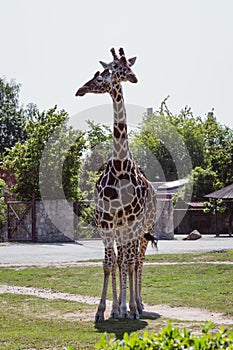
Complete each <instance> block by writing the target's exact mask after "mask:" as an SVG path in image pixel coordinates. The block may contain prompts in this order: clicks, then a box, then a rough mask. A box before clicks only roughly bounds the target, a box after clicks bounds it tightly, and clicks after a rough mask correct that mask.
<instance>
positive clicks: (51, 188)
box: [4, 107, 85, 200]
mask: <svg viewBox="0 0 233 350" xmlns="http://www.w3.org/2000/svg"><path fill="white" fill-rule="evenodd" d="M67 120H68V115H67V113H66V112H65V111H64V110H62V111H57V110H56V107H55V108H52V109H50V110H49V111H47V112H43V113H41V114H40V115H38V117H37V120H36V121H35V120H33V119H31V120H29V122H28V123H27V126H26V131H27V135H28V138H27V140H26V141H25V142H24V143H23V144H21V143H20V142H17V143H16V144H15V146H14V147H13V148H12V149H9V150H8V154H7V155H6V156H5V158H4V167H5V168H6V170H8V171H10V172H11V173H12V174H14V175H15V176H16V179H17V184H16V185H15V186H14V188H13V189H12V190H13V191H14V192H15V193H16V194H17V198H18V199H21V200H30V199H31V197H32V195H33V194H34V195H35V196H36V198H37V199H40V198H41V191H40V190H41V188H43V189H44V195H46V197H47V198H59V197H60V195H61V193H62V195H63V194H64V196H65V197H66V198H67V199H75V198H77V197H78V195H79V191H78V184H77V177H78V171H79V168H80V166H81V156H82V153H83V148H84V147H85V140H84V135H83V132H81V131H77V132H75V131H74V130H73V129H72V128H68V127H67Z"/></svg>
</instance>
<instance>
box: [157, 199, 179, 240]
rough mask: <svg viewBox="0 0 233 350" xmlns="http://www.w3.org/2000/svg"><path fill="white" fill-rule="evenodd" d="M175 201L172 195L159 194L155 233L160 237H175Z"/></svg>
mask: <svg viewBox="0 0 233 350" xmlns="http://www.w3.org/2000/svg"><path fill="white" fill-rule="evenodd" d="M173 214H174V213H173V202H172V197H171V195H158V196H157V217H156V223H155V227H154V232H153V233H154V234H155V235H156V236H157V238H158V239H165V240H166V239H174V222H173Z"/></svg>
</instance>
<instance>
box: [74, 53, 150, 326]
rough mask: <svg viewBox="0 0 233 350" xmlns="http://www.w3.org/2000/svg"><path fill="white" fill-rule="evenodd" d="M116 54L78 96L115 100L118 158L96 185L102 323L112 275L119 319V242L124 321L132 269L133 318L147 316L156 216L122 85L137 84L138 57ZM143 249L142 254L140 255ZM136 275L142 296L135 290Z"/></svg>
mask: <svg viewBox="0 0 233 350" xmlns="http://www.w3.org/2000/svg"><path fill="white" fill-rule="evenodd" d="M111 52H112V54H113V62H112V63H111V64H108V65H107V64H105V63H103V62H101V64H102V65H103V66H104V68H105V70H104V72H102V73H99V72H97V73H96V74H95V75H94V77H93V79H91V80H90V81H89V82H87V83H86V84H84V86H83V87H82V88H80V89H79V90H78V91H77V93H76V95H77V96H83V95H84V94H85V93H87V92H93V93H104V92H108V93H110V95H111V96H112V99H113V106H114V147H113V156H112V158H111V159H110V161H109V162H108V165H107V168H106V170H105V172H104V173H103V175H102V176H101V177H100V179H99V181H98V182H97V185H96V210H95V213H96V222H97V226H98V227H99V230H100V234H101V235H102V237H103V240H104V244H105V261H104V273H105V278H104V287H103V292H102V298H101V302H100V304H99V307H98V311H97V314H96V321H98V320H102V319H103V314H104V310H105V299H106V290H107V284H108V279H109V275H110V273H111V272H112V274H113V311H112V315H113V316H114V315H115V316H118V315H117V307H118V306H117V300H116V292H115V286H114V284H115V266H116V260H115V253H114V249H113V241H114V239H116V242H117V248H118V265H119V269H120V276H121V288H120V290H121V294H120V300H121V315H122V316H123V317H126V315H127V312H126V274H127V271H126V270H128V272H129V281H130V303H129V306H130V316H131V317H133V318H137V317H138V313H137V311H139V312H141V311H142V303H141V297H140V290H141V269H142V264H143V261H144V256H145V250H146V247H147V243H148V241H147V239H146V238H148V234H146V235H145V236H144V235H142V232H143V229H144V232H145V229H147V230H146V232H148V231H151V230H152V228H153V224H154V217H155V212H154V210H155V206H154V204H155V202H154V199H155V193H154V191H153V187H152V186H151V184H149V183H148V182H147V180H146V179H145V178H144V177H143V176H142V174H141V173H140V172H139V170H138V167H137V165H136V163H135V162H134V161H133V159H132V157H131V154H130V151H129V146H128V139H127V123H126V113H125V107H124V100H123V95H122V88H121V85H120V82H121V81H126V80H129V81H131V82H136V81H137V79H136V77H135V75H134V74H133V73H132V71H131V69H130V65H132V64H133V63H134V62H135V58H134V59H130V60H128V61H127V60H126V58H125V55H124V52H123V50H122V49H120V58H118V57H117V55H116V54H115V51H114V50H113V49H112V50H111ZM108 68H109V69H111V70H112V75H110V72H109V70H108ZM152 197H153V198H152ZM145 217H146V220H145ZM149 238H150V239H151V238H152V236H150V235H149ZM139 241H140V243H139ZM139 245H140V255H139V256H138V246H139ZM134 270H135V294H136V296H135V294H134V290H133V272H134ZM135 297H136V302H135ZM136 303H137V305H136ZM137 309H138V310H137Z"/></svg>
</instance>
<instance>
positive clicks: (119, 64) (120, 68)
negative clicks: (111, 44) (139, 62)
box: [100, 48, 138, 83]
mask: <svg viewBox="0 0 233 350" xmlns="http://www.w3.org/2000/svg"><path fill="white" fill-rule="evenodd" d="M111 53H112V56H113V61H112V62H111V63H105V62H103V61H100V64H101V65H102V66H103V67H104V69H109V70H110V71H111V72H112V79H114V80H115V81H116V82H118V83H120V82H122V81H130V82H131V83H137V81H138V80H137V77H136V75H135V74H134V73H133V71H132V69H131V66H132V65H133V64H134V63H135V61H136V57H133V58H129V59H128V60H127V59H126V57H125V53H124V50H123V49H122V48H120V50H119V56H117V54H116V52H115V49H113V48H112V49H111Z"/></svg>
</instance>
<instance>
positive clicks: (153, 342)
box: [95, 323, 233, 350]
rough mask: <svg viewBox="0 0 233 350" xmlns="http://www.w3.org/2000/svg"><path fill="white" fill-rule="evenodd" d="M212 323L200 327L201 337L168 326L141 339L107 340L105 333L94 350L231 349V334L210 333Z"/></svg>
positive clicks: (133, 335) (232, 337)
mask: <svg viewBox="0 0 233 350" xmlns="http://www.w3.org/2000/svg"><path fill="white" fill-rule="evenodd" d="M212 327H213V324H212V323H209V324H207V325H206V326H202V334H201V335H192V334H191V333H190V332H189V331H188V330H187V329H186V328H184V329H183V330H180V329H179V328H178V327H173V326H172V324H171V323H170V324H168V326H167V327H166V328H164V329H163V330H161V331H160V332H158V333H157V334H155V333H152V334H149V333H148V332H145V333H144V335H143V337H141V336H138V334H137V333H132V334H131V335H128V334H127V333H125V334H124V337H123V339H117V340H116V339H110V340H108V339H107V335H106V333H105V334H104V335H103V336H102V337H101V340H100V342H99V343H98V344H96V346H95V349H99V350H105V349H106V350H107V349H108V350H110V349H112V350H121V349H122V350H123V349H128V350H133V349H134V350H136V349H138V350H139V349H140V350H144V349H151V350H156V349H158V350H175V349H177V350H179V349H180V350H184V349H190V350H207V349H208V350H214V349H224V350H232V349H233V332H232V331H230V330H226V329H225V328H224V327H220V329H219V330H218V331H217V332H211V329H212Z"/></svg>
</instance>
